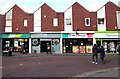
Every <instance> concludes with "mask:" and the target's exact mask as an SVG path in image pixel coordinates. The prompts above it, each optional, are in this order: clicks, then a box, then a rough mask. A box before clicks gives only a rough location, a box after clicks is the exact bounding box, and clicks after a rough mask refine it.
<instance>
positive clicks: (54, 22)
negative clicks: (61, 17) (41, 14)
mask: <svg viewBox="0 0 120 79" xmlns="http://www.w3.org/2000/svg"><path fill="white" fill-rule="evenodd" d="M53 26H54V27H57V26H58V18H53Z"/></svg>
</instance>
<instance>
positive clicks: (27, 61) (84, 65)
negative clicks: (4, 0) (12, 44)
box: [2, 55, 119, 77]
mask: <svg viewBox="0 0 120 79" xmlns="http://www.w3.org/2000/svg"><path fill="white" fill-rule="evenodd" d="M2 61H3V66H2V75H3V77H81V75H82V76H83V77H96V76H97V77H102V76H103V77H118V76H119V75H118V69H117V68H118V67H119V66H118V55H106V60H105V61H106V64H102V63H101V61H100V59H99V64H98V65H96V64H92V63H91V62H92V57H91V55H78V56H77V55H75V56H74V55H67V56H66V55H65V56H59V55H56V56H55V55H54V56H52V55H50V56H49V55H47V56H34V57H32V55H31V57H30V56H27V55H26V56H25V57H22V56H21V57H19V56H17V57H15V56H14V57H3V59H2ZM100 71H101V73H102V72H104V73H107V74H103V73H102V75H101V73H100ZM109 71H111V72H109ZM85 73H87V74H86V75H83V74H85ZM88 73H89V74H88ZM110 74H112V75H110Z"/></svg>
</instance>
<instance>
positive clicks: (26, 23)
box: [24, 19, 28, 27]
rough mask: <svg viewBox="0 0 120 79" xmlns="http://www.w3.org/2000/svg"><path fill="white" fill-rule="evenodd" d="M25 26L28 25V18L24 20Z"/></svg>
mask: <svg viewBox="0 0 120 79" xmlns="http://www.w3.org/2000/svg"><path fill="white" fill-rule="evenodd" d="M27 26H28V20H27V19H25V20H24V27H27Z"/></svg>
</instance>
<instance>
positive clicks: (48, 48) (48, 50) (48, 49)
mask: <svg viewBox="0 0 120 79" xmlns="http://www.w3.org/2000/svg"><path fill="white" fill-rule="evenodd" d="M49 52H50V45H49V43H47V54H48V53H49ZM50 53H51V52H50Z"/></svg>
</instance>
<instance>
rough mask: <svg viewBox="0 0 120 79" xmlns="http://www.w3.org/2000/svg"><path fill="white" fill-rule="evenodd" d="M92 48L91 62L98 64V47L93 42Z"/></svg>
mask: <svg viewBox="0 0 120 79" xmlns="http://www.w3.org/2000/svg"><path fill="white" fill-rule="evenodd" d="M92 50H93V55H92V59H93V62H92V63H95V64H98V47H97V45H96V44H94V46H93V49H92Z"/></svg>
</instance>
